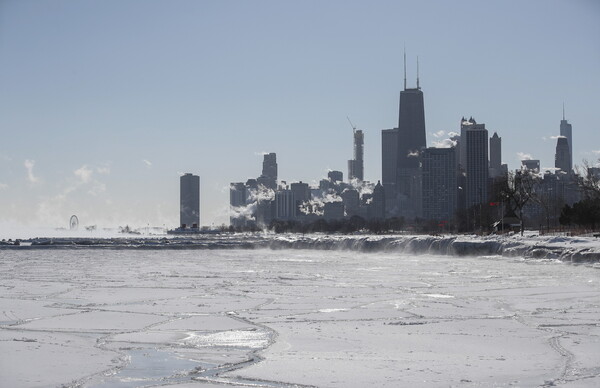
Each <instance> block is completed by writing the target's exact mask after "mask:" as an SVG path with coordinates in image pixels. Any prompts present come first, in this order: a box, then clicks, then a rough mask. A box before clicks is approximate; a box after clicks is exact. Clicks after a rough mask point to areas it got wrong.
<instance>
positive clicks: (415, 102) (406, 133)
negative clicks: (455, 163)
mask: <svg viewBox="0 0 600 388" xmlns="http://www.w3.org/2000/svg"><path fill="white" fill-rule="evenodd" d="M398 130H399V133H400V135H399V136H398V161H397V163H398V167H399V168H418V167H419V159H418V157H415V156H416V155H415V154H418V153H419V152H420V151H421V150H422V149H424V148H425V147H426V146H427V139H426V137H425V106H424V103H423V92H422V91H421V87H420V85H419V62H418V60H417V87H416V88H407V87H406V54H404V90H403V91H401V92H400V106H399V114H398Z"/></svg>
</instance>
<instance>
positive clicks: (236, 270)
mask: <svg viewBox="0 0 600 388" xmlns="http://www.w3.org/2000/svg"><path fill="white" fill-rule="evenodd" d="M0 289H2V290H3V294H2V296H1V297H0V311H1V312H2V313H3V317H4V318H3V319H1V320H2V321H3V322H2V324H1V325H0V375H1V376H2V377H3V380H4V381H5V383H6V384H8V385H9V386H19V387H30V386H31V387H33V386H40V385H44V386H57V385H65V386H72V387H75V386H86V387H127V388H133V387H142V386H149V385H167V386H168V385H175V384H179V383H185V382H188V383H193V382H194V381H197V382H204V383H208V384H213V383H214V384H216V383H219V384H224V385H225V386H227V385H230V386H234V385H236V384H237V385H240V384H246V385H250V386H252V385H254V386H269V387H293V386H318V387H363V386H368V385H372V386H381V387H386V386H388V387H395V386H410V385H412V386H463V385H464V386H469V385H477V384H479V386H492V385H495V386H540V385H544V384H546V385H551V384H555V385H564V386H570V385H573V386H575V385H577V386H597V385H599V384H600V369H599V368H598V367H597V365H600V352H598V351H597V349H598V348H599V347H600V343H599V338H600V324H599V323H598V322H599V320H600V271H598V268H594V267H593V266H588V265H572V264H565V263H563V262H560V261H558V260H546V259H543V260H531V259H529V260H523V259H522V258H521V257H518V256H516V257H502V256H481V257H454V256H436V255H410V254H404V253H400V252H389V251H388V252H374V253H368V252H356V251H351V250H346V251H343V250H341V251H340V250H335V251H331V250H326V251H323V250H303V249H297V250H289V249H281V250H266V249H262V250H239V249H221V250H197V249H193V250H186V249H179V250H130V249H126V250H114V249H67V250H56V249H46V250H44V249H40V250H37V249H36V250H31V249H26V250H18V249H11V250H4V251H0ZM17 318H18V319H17ZM175 386H176V385H175Z"/></svg>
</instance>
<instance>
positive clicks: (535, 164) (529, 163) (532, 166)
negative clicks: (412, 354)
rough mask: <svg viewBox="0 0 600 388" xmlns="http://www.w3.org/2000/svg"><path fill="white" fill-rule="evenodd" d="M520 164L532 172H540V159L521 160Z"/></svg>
mask: <svg viewBox="0 0 600 388" xmlns="http://www.w3.org/2000/svg"><path fill="white" fill-rule="evenodd" d="M521 165H522V166H523V167H525V169H527V170H529V171H532V172H536V173H537V172H540V161H539V160H538V159H528V160H521Z"/></svg>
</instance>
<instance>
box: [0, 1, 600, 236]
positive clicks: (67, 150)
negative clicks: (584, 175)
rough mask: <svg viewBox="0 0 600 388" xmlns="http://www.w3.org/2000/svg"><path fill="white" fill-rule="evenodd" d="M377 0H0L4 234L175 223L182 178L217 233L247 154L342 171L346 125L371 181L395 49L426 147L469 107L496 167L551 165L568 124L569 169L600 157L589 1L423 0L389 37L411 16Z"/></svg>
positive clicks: (396, 79) (289, 176) (390, 95)
mask: <svg viewBox="0 0 600 388" xmlns="http://www.w3.org/2000/svg"><path fill="white" fill-rule="evenodd" d="M376 4H377V6H374V7H369V6H368V5H364V4H361V3H354V2H348V3H346V2H332V3H330V4H326V5H318V6H317V5H316V4H313V6H312V7H310V6H306V7H300V6H297V5H296V6H293V5H289V4H287V5H280V4H276V3H274V2H273V3H271V2H265V3H262V4H260V5H259V6H257V7H256V9H252V8H253V7H250V6H249V5H245V4H243V3H234V6H233V7H231V8H228V7H226V6H224V5H221V4H207V3H194V2H189V3H188V2H181V3H178V6H177V7H169V6H167V5H166V3H163V2H152V3H146V4H144V6H141V3H138V2H131V3H127V4H123V5H120V6H115V4H113V3H104V4H102V3H100V2H89V3H86V4H78V3H76V2H70V1H64V2H39V3H33V4H28V5H27V6H25V5H22V3H18V2H4V3H2V5H0V17H2V20H1V21H2V23H0V54H2V55H1V58H0V70H2V71H1V72H0V81H1V82H2V84H3V85H5V87H4V88H3V89H4V90H3V91H2V94H0V106H1V108H0V129H1V131H2V138H3V142H2V144H1V145H0V196H1V197H2V199H3V201H2V202H1V203H0V223H2V224H6V225H10V224H13V223H15V222H17V223H25V224H30V225H40V226H49V227H57V226H66V225H67V223H68V219H69V217H70V215H72V214H77V215H78V216H80V221H81V222H82V223H83V224H84V225H88V224H100V225H107V226H111V225H112V226H115V225H117V224H122V223H125V222H128V223H133V224H136V223H137V224H138V225H146V224H151V225H162V224H166V225H167V226H169V227H173V226H176V225H178V215H179V211H178V206H179V201H178V197H179V192H178V183H177V182H178V180H179V175H180V174H182V173H187V172H190V173H193V174H195V175H199V176H200V179H201V182H202V186H201V193H200V198H201V199H202V203H201V210H200V213H201V214H202V219H201V223H202V224H203V225H210V224H213V223H214V224H220V223H227V221H228V219H229V213H228V205H229V182H237V181H241V180H245V179H247V178H250V177H256V175H257V174H256V171H257V168H258V167H257V166H259V165H260V162H261V160H260V158H262V153H263V152H267V151H268V152H275V153H276V154H277V157H278V166H279V172H278V175H279V179H282V180H286V181H289V182H297V181H304V182H308V183H311V184H313V183H316V182H318V180H320V179H321V178H324V177H326V175H327V171H328V170H340V171H344V173H347V171H346V163H347V161H348V160H349V159H351V158H352V157H353V155H352V146H353V144H352V143H353V138H352V128H350V126H349V125H348V122H347V119H346V116H349V117H350V118H351V119H352V121H353V123H354V124H356V127H357V129H358V130H362V131H363V133H364V178H365V180H368V181H371V182H373V183H375V182H377V181H378V180H381V179H382V171H381V138H380V136H381V129H383V128H392V127H394V126H395V123H396V121H397V114H398V105H397V104H398V93H399V92H400V91H401V90H402V86H403V85H402V78H403V74H402V60H403V47H404V45H405V44H406V51H407V54H408V59H409V61H408V83H409V88H410V87H414V84H415V82H416V77H417V73H416V57H417V56H418V57H419V60H420V63H419V73H420V74H419V76H420V86H421V87H422V88H423V89H424V90H426V92H425V95H424V99H425V122H426V127H427V140H428V142H427V146H432V145H435V143H436V142H443V140H444V139H445V138H446V137H448V134H449V133H450V132H459V131H460V117H462V116H465V117H469V116H473V117H476V118H477V120H478V121H480V122H483V123H485V124H486V129H487V130H488V131H489V134H490V136H491V135H492V134H493V133H494V132H497V133H498V135H499V136H501V137H502V161H503V163H508V164H509V168H510V169H514V168H517V167H518V166H519V165H520V160H521V159H523V158H524V157H527V156H528V155H529V157H531V158H532V159H539V160H541V167H542V168H544V167H550V168H552V167H554V152H555V148H556V139H555V138H553V137H556V136H559V135H562V133H561V132H562V131H561V128H560V121H561V118H563V117H564V118H566V120H567V121H568V122H569V124H572V126H573V129H572V130H573V132H572V136H573V140H574V141H573V142H572V143H573V144H572V145H571V146H572V147H573V148H574V152H573V154H572V162H573V164H580V163H581V160H582V159H584V158H586V159H588V160H590V161H595V160H596V159H597V158H598V156H600V131H598V125H599V124H598V123H599V122H600V117H598V112H597V109H596V105H597V101H600V96H599V93H600V92H599V90H600V87H599V86H600V74H598V73H599V71H598V70H597V69H598V68H600V54H599V52H600V50H598V49H599V48H600V38H598V36H600V27H598V25H597V23H594V22H593V21H594V20H597V19H598V17H600V7H599V6H598V5H596V4H594V3H592V2H584V1H581V2H575V3H566V2H553V3H552V5H553V6H554V7H552V6H546V4H547V3H546V2H531V3H528V4H519V3H517V2H513V3H507V5H503V6H499V5H485V6H484V5H479V4H478V3H475V2H466V1H465V2H461V3H459V4H460V5H461V6H462V7H457V8H462V9H453V6H450V5H447V4H445V3H442V2H439V3H438V2H434V4H435V5H436V10H435V11H434V12H433V13H431V14H427V16H428V17H427V18H425V17H424V18H420V20H419V21H412V20H406V22H405V24H406V25H403V26H400V25H398V26H397V27H398V31H394V29H392V28H391V27H389V26H388V24H389V23H388V20H389V18H390V17H391V16H392V15H396V16H398V15H406V14H407V13H411V12H412V13H415V14H423V13H424V12H425V8H427V7H425V6H423V5H418V4H414V3H409V2H402V3H399V4H395V3H393V2H380V3H376ZM311 10H316V11H318V12H311ZM134 12H135V14H136V15H137V16H136V20H135V23H131V21H132V20H131V16H130V15H132V14H133V13H134ZM538 12H539V15H537V13H538ZM246 14H248V15H249V16H250V17H248V18H246V17H243V16H242V15H246ZM1 15H4V16H1ZM92 15H93V16H92ZM157 15H163V17H162V18H161V20H162V21H163V22H164V26H165V30H163V31H161V32H157V31H154V30H153V29H152V28H153V27H154V23H153V21H154V20H155V18H156V17H157ZM264 15H269V16H264ZM292 15H295V16H297V19H296V20H295V21H294V22H292V23H290V20H291V19H290V18H291V16H292ZM461 15H462V16H464V17H465V20H464V24H465V25H461V22H463V20H461V19H460V18H459V16H461ZM534 15H537V16H534ZM453 16H454V17H455V18H454V19H453V18H452V17H453ZM346 17H348V20H345V19H346ZM195 18H196V19H195ZM224 18H230V19H227V20H229V21H230V22H231V23H229V25H231V26H232V31H224V30H223V28H220V27H219V23H218V21H220V20H224ZM467 19H470V20H468V22H467ZM25 20H32V21H35V23H26V22H25ZM353 21H355V22H356V23H352V22H353ZM109 22H110V23H109ZM261 22H262V24H263V25H260V26H259V24H261ZM508 22H510V23H508ZM31 24H35V26H36V27H35V28H34V29H33V30H32V31H26V30H25V26H30V25H31ZM109 24H110V25H112V26H114V27H113V28H112V29H111V30H110V31H109V30H105V28H104V26H105V25H109ZM303 25H313V26H314V31H312V32H311V31H305V30H304V29H303ZM467 25H469V26H467ZM58 26H61V27H60V28H59V27H58ZM84 26H85V27H84ZM478 27H479V28H483V27H486V28H485V29H482V30H477V28H478ZM488 27H489V29H488ZM27 28H30V27H27ZM445 31H448V32H447V34H446V35H447V36H444V33H445ZM277 32H284V33H283V34H279V35H282V36H278V34H277ZM36 34H38V35H36ZM207 34H208V35H211V34H212V35H211V37H210V38H208V37H207V36H208V35H207ZM243 34H246V35H243ZM236 37H241V42H240V43H238V44H236V41H235V39H234V38H236ZM121 38H123V39H121ZM190 48H193V50H189V49H190ZM159 54H160V55H159ZM241 59H243V60H241ZM413 59H414V61H413ZM411 62H412V63H411ZM236 64H237V65H236ZM563 102H564V103H565V106H566V114H565V115H564V116H563V111H562V106H563V105H562V104H563ZM569 130H570V128H569ZM594 151H596V152H594Z"/></svg>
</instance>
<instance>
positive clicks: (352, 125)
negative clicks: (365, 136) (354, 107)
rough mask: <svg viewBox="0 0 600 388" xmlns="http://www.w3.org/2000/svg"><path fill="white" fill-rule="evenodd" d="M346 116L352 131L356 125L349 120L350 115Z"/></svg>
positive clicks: (354, 130)
mask: <svg viewBox="0 0 600 388" xmlns="http://www.w3.org/2000/svg"><path fill="white" fill-rule="evenodd" d="M346 118H347V119H348V122H349V123H350V126H351V127H352V132H356V125H354V124H352V121H350V117H348V116H346Z"/></svg>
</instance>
